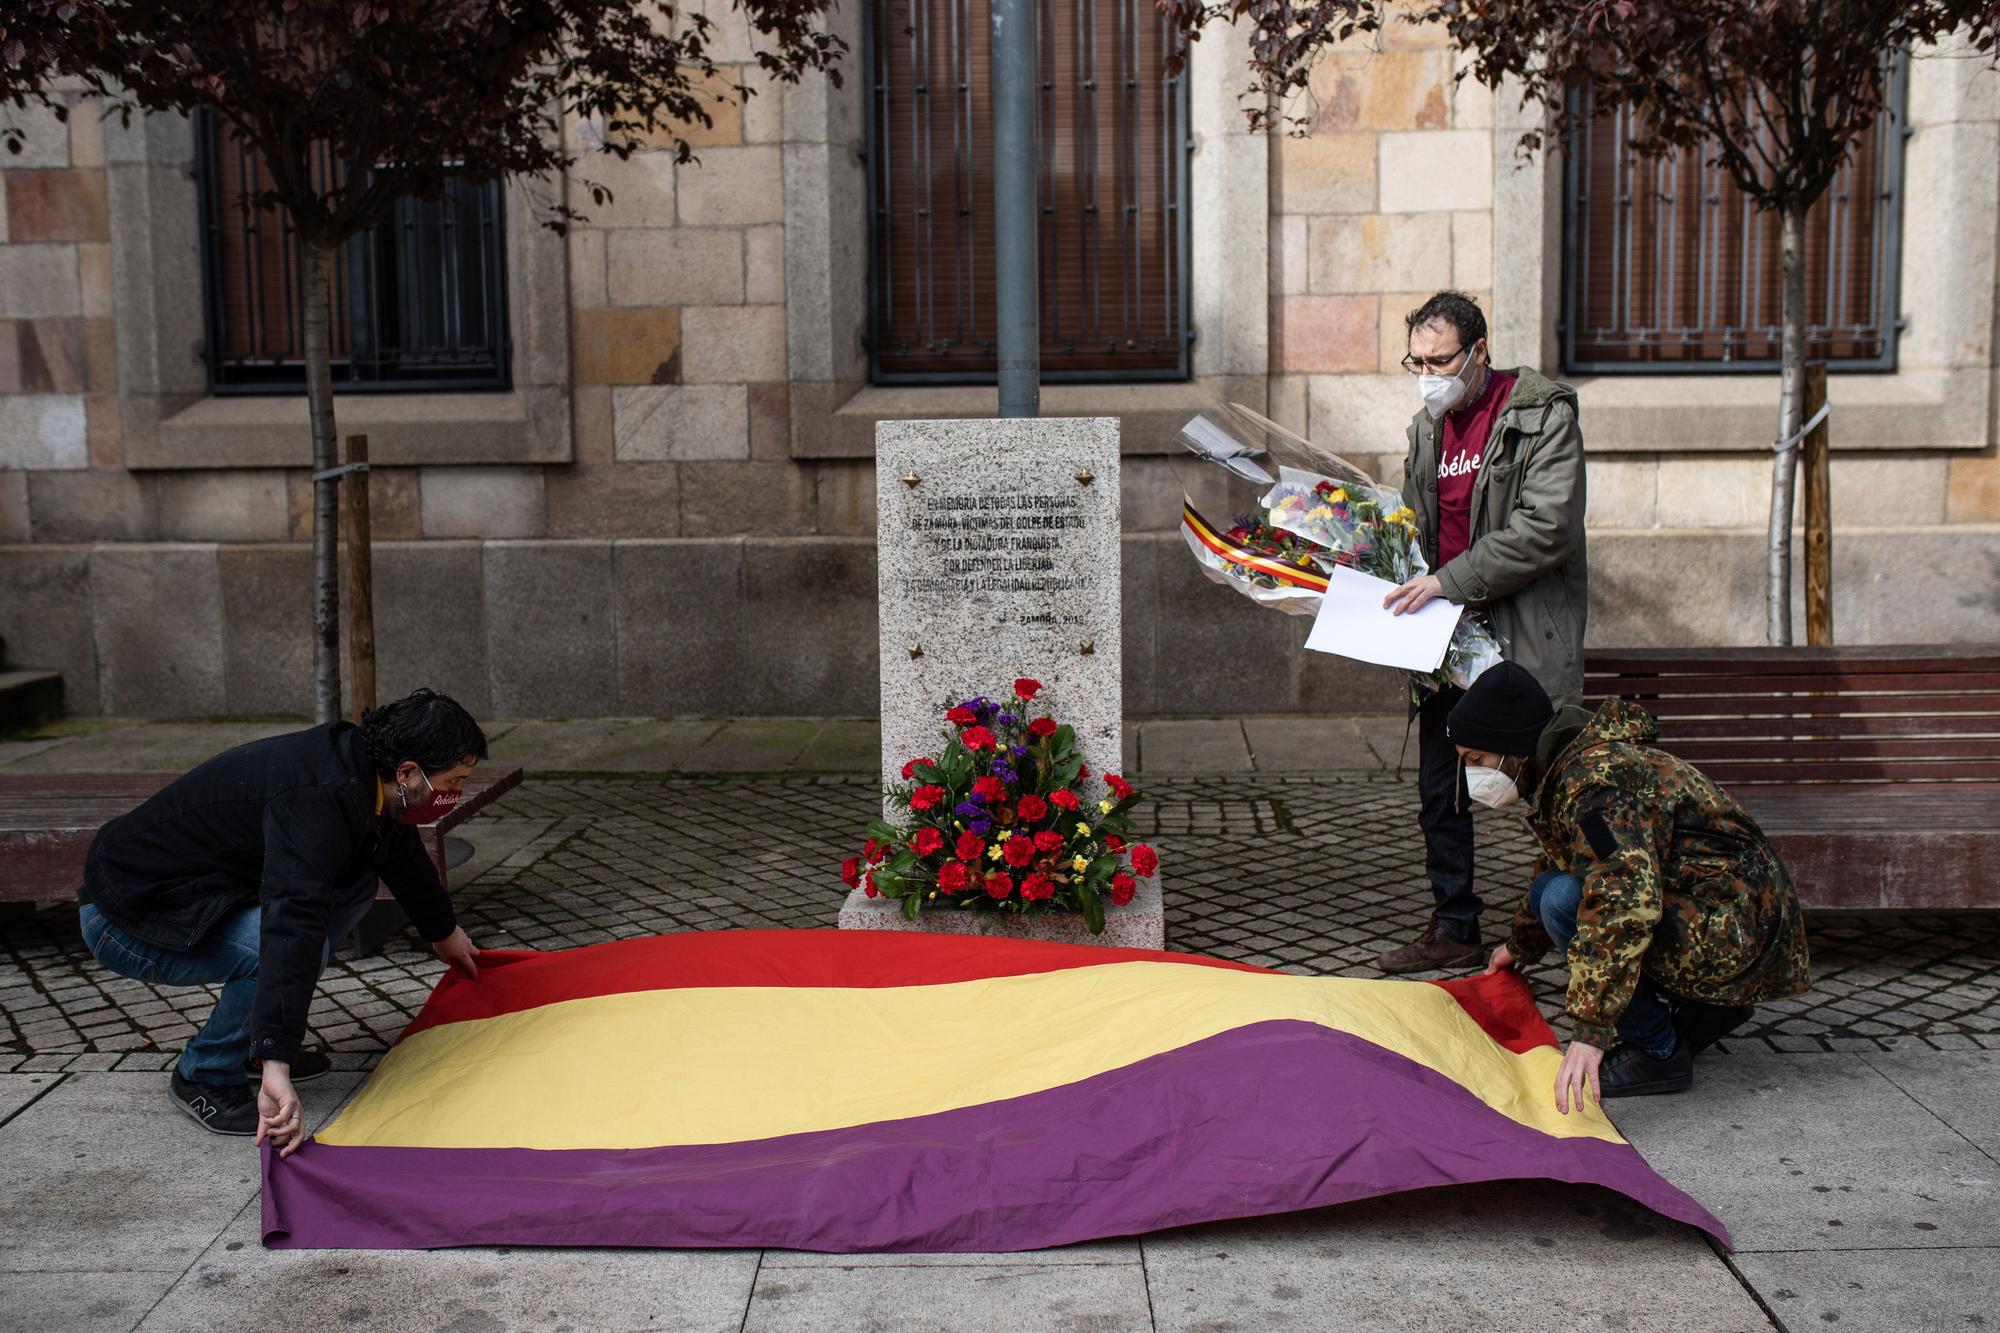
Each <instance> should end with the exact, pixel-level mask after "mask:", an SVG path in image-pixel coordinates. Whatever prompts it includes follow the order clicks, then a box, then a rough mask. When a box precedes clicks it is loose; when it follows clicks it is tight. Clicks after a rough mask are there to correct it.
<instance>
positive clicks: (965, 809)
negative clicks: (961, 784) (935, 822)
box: [951, 801, 986, 819]
mask: <svg viewBox="0 0 2000 1333" xmlns="http://www.w3.org/2000/svg"><path fill="white" fill-rule="evenodd" d="M951 812H952V813H953V814H955V815H957V816H958V817H959V818H960V819H976V818H978V817H979V816H980V815H982V814H984V813H986V812H985V811H984V810H982V809H980V807H979V806H977V805H975V804H974V803H973V802H971V801H960V802H959V803H958V804H957V805H954V806H953V807H952V808H951Z"/></svg>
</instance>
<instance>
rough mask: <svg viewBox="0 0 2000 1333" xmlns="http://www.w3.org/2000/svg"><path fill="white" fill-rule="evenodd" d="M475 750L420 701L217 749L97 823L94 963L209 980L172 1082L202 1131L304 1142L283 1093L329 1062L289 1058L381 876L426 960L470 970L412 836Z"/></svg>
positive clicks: (474, 738) (88, 927)
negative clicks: (325, 973)
mask: <svg viewBox="0 0 2000 1333" xmlns="http://www.w3.org/2000/svg"><path fill="white" fill-rule="evenodd" d="M485 757H486V737H485V736H484V735H483V734H482V733H481V732H480V730H479V725H478V723H476V722H474V721H473V720H472V717H471V715H470V714H468V713H467V712H466V711H465V710H464V709H463V708H461V707H459V705H458V704H457V703H456V702H455V701H453V700H451V699H449V698H447V697H446V696H444V695H442V694H438V693H435V692H433V691H431V690H418V691H417V692H416V693H415V694H412V695H410V696H409V697H408V698H406V699H399V700H397V701H396V702H395V703H392V704H389V705H387V706H386V707H383V708H378V709H375V710H374V711H372V712H370V713H368V714H367V715H366V716H364V717H363V718H362V720H361V725H360V726H358V727H357V726H355V725H353V724H352V723H347V722H332V723H328V724H327V725H325V726H320V727H313V728H311V729H310V730H307V731H299V732H293V733H291V734H290V735H285V736H273V737H271V738H269V739H268V740H261V741H253V742H251V743H250V744H248V745H242V746H238V747H237V748H236V749H234V750H229V751H227V752H225V753H223V754H220V755H217V756H216V757H215V758H213V759H211V760H209V761H208V762H206V763H204V764H202V765H200V766H199V767H198V768H196V769H194V770H193V771H192V772H189V773H187V774H185V775H183V776H182V777H179V778H176V779H175V780H174V781H173V782H171V783H169V784H168V785H167V786H166V787H165V788H163V789H162V790H161V791H160V792H158V793H157V794H156V795H154V796H153V797H151V798H150V799H149V800H147V801H146V803H145V804H144V805H141V806H140V807H139V808H138V809H136V810H134V811H132V812H131V813H130V814H126V815H120V816H119V817H118V818H117V819H114V820H112V821H111V822H110V823H109V824H106V825H105V826H104V827H103V828H102V829H100V830H98V834H97V837H96V839H95V840H94V841H93V842H92V843H91V845H90V855H89V858H88V860H87V861H86V862H85V865H84V890H85V894H84V896H85V905H84V907H83V909H82V913H81V917H82V924H83V938H84V943H85V944H86V945H88V946H89V948H90V952H91V953H92V954H93V955H94V956H95V957H96V958H97V960H98V961H99V962H101V963H103V964H104V965H105V966H106V967H108V968H110V969H111V970H112V971H114V972H117V973H120V974H121V975H124V976H128V977H134V978H137V979H138V980H140V981H147V982H153V983H155V984H160V985H169V986H188V985H217V984H219V985H221V987H222V994H221V996H220V997H219V998H218V999H217V1000H216V1004H215V1009H214V1012H212V1013H211V1014H210V1015H209V1018H208V1022H207V1023H206V1024H205V1025H204V1026H203V1027H202V1029H201V1031H200V1032H199V1033H198V1034H196V1036H195V1037H194V1039H193V1040H192V1041H190V1042H188V1045H187V1049H186V1050H184V1051H183V1052H181V1058H180V1061H179V1063H178V1065H177V1066H176V1067H175V1070H174V1073H173V1078H172V1080H171V1083H170V1085H169V1088H170V1092H171V1094H172V1096H173V1099H174V1102H175V1104H176V1105H178V1106H179V1107H180V1108H181V1109H182V1110H184V1111H186V1112H187V1113H188V1114H189V1115H191V1116H193V1117H194V1119H195V1120H196V1121H197V1122H198V1123H199V1124H201V1125H202V1126H203V1127H204V1128H207V1129H210V1130H213V1131H214V1132H216V1133H218V1134H253V1133H254V1134H256V1135H257V1137H258V1139H259V1141H262V1140H263V1139H265V1138H270V1139H272V1140H273V1141H274V1142H275V1143H276V1144H277V1146H278V1148H279V1151H280V1152H281V1153H283V1154H284V1155H285V1156H290V1155H291V1153H292V1152H294V1151H296V1150H297V1148H298V1146H299V1144H300V1143H302V1142H304V1139H305V1115H304V1110H303V1108H302V1107H301V1106H300V1104H299V1098H298V1094H297V1092H296V1091H294V1089H293V1086H292V1085H293V1084H294V1083H298V1082H303V1081H305V1080H307V1079H310V1078H316V1077H318V1076H319V1075H321V1074H324V1073H326V1072H327V1069H328V1067H329V1064H330V1062H329V1061H328V1059H327V1057H326V1056H325V1055H324V1054H322V1053H320V1052H317V1051H301V1050H300V1043H301V1042H302V1041H303V1039H304V1037H305V1030H306V1010H307V1009H308V1008H309V1007H310V1006H311V1004H312V997H313V988H314V986H315V985H317V983H318V981H319V974H320V969H321V968H323V967H324V966H326V962H327V959H328V957H329V956H331V954H332V952H333V947H334V945H335V944H337V943H338V942H339V941H340V940H341V938H342V937H343V936H345V935H346V934H347V932H348V931H349V930H351V929H352V928H353V927H354V925H355V924H356V923H357V922H358V921H359V920H360V919H361V916H362V914H363V913H364V912H366V911H367V910H368V907H369V905H370V904H371V903H373V902H374V900H375V885H376V882H377V880H380V881H381V882H382V883H384V884H387V885H388V886H389V891H390V892H391V893H393V894H394V895H395V897H396V901H397V902H398V903H399V904H401V905H402V908H403V910H404V911H406V912H407V913H409V916H410V920H411V922H412V923H413V924H414V925H415V926H416V927H417V930H418V931H419V932H420V933H421V934H422V935H423V937H424V939H425V940H427V941H429V942H430V946H431V948H432V949H433V950H434V951H435V952H436V953H437V955H438V957H440V958H442V959H444V960H445V961H446V962H447V963H450V964H452V965H453V966H454V967H457V968H459V969H461V970H463V971H464V972H465V973H466V974H467V975H468V976H471V977H474V978H477V977H478V975H479V963H478V958H479V951H478V950H477V949H476V948H474V947H473V945H472V942H471V941H470V940H468V939H467V938H466V936H465V932H464V931H463V930H462V929H460V928H459V926H458V922H457V918H456V917H455V916H454V914H453V912H452V907H451V899H450V897H449V896H448V895H447V894H446V893H445V890H444V886H443V885H442V884H441V883H439V881H438V874H437V869H436V867H434V866H433V865H432V864H431V860H430V857H429V856H428V855H426V854H425V852H424V848H423V844H422V843H421V842H420V841H419V840H418V838H417V833H416V829H415V828H414V827H412V825H416V824H422V823H425V822H428V821H429V820H433V819H436V818H437V817H438V816H439V815H440V814H442V813H443V812H444V811H445V810H446V809H449V808H450V806H451V805H452V804H454V803H455V802H456V801H457V799H458V791H459V789H460V787H461V786H462V785H463V784H464V782H465V779H466V777H467V776H468V775H469V774H470V773H471V772H472V769H473V766H474V765H476V764H477V763H478V762H479V761H480V760H481V759H484V758H485ZM253 1079H254V1080H255V1081H256V1083H257V1089H256V1091H255V1092H254V1093H253V1092H252V1090H251V1081H252V1080H253Z"/></svg>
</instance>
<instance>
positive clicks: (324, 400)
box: [303, 240, 340, 723]
mask: <svg viewBox="0 0 2000 1333" xmlns="http://www.w3.org/2000/svg"><path fill="white" fill-rule="evenodd" d="M304 249H305V294H304V300H303V307H304V311H305V353H306V406H307V410H308V411H309V413H310V414H311V417H312V460H313V461H312V465H313V472H314V473H316V474H324V473H327V472H329V471H331V470H332V469H333V467H334V465H335V464H334V459H335V454H334V433H333V348H332V346H331V343H330V339H331V337H332V308H331V303H330V298H331V292H330V291H329V284H330V283H331V281H332V274H333V251H332V249H331V248H330V247H328V246H327V245H326V244H325V243H323V242H321V241H317V240H307V241H306V243H305V246H304ZM339 500H340V480H339V478H337V477H328V476H325V475H319V476H318V477H317V479H316V480H315V481H314V482H313V720H314V721H315V722H320V723H326V722H332V721H335V720H337V719H338V718H339V717H340V567H339V555H338V550H337V548H336V545H335V543H336V541H337V539H338V537H339V532H340V529H339Z"/></svg>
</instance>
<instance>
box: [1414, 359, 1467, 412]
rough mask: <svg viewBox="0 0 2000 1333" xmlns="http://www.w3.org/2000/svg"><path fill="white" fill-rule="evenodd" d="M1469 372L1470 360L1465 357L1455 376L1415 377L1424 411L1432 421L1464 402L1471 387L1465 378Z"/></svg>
mask: <svg viewBox="0 0 2000 1333" xmlns="http://www.w3.org/2000/svg"><path fill="white" fill-rule="evenodd" d="M1471 371H1472V358H1471V357H1470V356H1467V357H1466V358H1465V364H1464V365H1462V366H1460V367H1459V368H1458V373H1457V374H1456V375H1419V376H1417V392H1418V393H1420V394H1422V395H1423V398H1424V410H1425V411H1427V412H1429V413H1430V414H1431V420H1432V421H1436V420H1437V419H1438V418H1439V417H1442V416H1443V415H1444V414H1445V413H1447V412H1449V411H1451V410H1452V409H1453V408H1454V407H1457V406H1458V405H1459V404H1460V403H1462V402H1464V401H1465V394H1466V391H1467V390H1468V389H1470V388H1471V387H1472V381H1471V380H1469V379H1467V378H1466V376H1467V375H1469V374H1470V373H1471Z"/></svg>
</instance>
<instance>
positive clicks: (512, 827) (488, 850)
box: [451, 797, 555, 895]
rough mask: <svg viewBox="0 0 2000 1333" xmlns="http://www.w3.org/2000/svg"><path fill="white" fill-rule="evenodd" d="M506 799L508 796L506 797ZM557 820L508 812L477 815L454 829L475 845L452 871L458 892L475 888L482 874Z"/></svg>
mask: <svg viewBox="0 0 2000 1333" xmlns="http://www.w3.org/2000/svg"><path fill="white" fill-rule="evenodd" d="M502 799H503V800H504V799H505V798H504V797H503V798H502ZM553 823H555V820H553V819H550V818H548V817H547V816H543V817H541V818H539V819H511V818H508V817H507V816H505V815H476V816H474V817H473V818H472V819H471V820H469V821H467V822H466V823H463V824H460V825H459V826H458V827H457V828H455V829H453V830H452V833H451V836H452V837H454V838H463V839H464V840H465V841H466V842H468V843H470V844H471V845H472V855H471V856H470V857H468V858H466V860H465V863H464V864H463V865H460V866H457V867H455V868H454V869H453V870H452V872H451V891H452V893H453V894H454V895H456V894H458V893H460V892H461V891H464V890H467V889H470V888H472V887H473V886H474V885H475V884H477V883H478V882H479V877H480V876H481V875H483V874H485V873H486V872H487V871H489V870H491V869H493V867H495V866H497V865H499V864H500V863H501V862H502V861H505V860H506V859H507V858H508V857H510V856H512V855H513V854H514V853H516V852H518V851H520V850H521V849H522V848H523V847H526V846H527V845H528V844H529V843H531V842H533V841H534V840H535V839H536V838H539V837H541V836H542V834H544V833H546V832H548V830H549V826H550V825H551V824H553Z"/></svg>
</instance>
